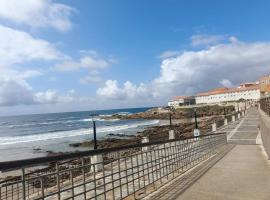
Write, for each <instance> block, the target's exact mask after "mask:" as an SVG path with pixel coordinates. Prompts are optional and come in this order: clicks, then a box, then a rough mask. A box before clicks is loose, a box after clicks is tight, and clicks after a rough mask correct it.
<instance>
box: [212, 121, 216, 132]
mask: <svg viewBox="0 0 270 200" xmlns="http://www.w3.org/2000/svg"><path fill="white" fill-rule="evenodd" d="M215 131H217V124H216V123H213V124H212V132H215Z"/></svg>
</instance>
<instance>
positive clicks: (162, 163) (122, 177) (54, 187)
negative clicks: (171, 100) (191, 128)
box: [0, 134, 227, 200]
mask: <svg viewBox="0 0 270 200" xmlns="http://www.w3.org/2000/svg"><path fill="white" fill-rule="evenodd" d="M226 142H227V141H226V134H215V135H213V134H212V135H204V136H200V137H192V138H187V139H185V140H168V141H162V142H155V143H146V144H137V145H130V146H126V147H121V148H110V149H102V150H93V151H88V152H83V153H74V154H70V155H63V156H55V157H47V158H38V159H29V160H22V161H17V162H15V161H13V162H6V163H0V170H10V169H11V168H13V169H17V170H19V171H20V172H21V174H22V175H21V176H19V177H17V178H11V179H6V180H4V181H2V182H0V189H1V191H0V199H1V200H8V199H14V200H16V199H18V200H19V199H23V200H24V199H123V198H126V197H128V198H131V199H137V198H141V197H142V196H145V195H147V194H149V193H151V192H153V191H154V190H156V189H157V188H158V187H160V186H161V185H163V184H164V183H166V182H168V181H169V180H171V179H173V178H174V177H175V176H178V175H179V174H182V173H184V172H185V171H186V170H188V169H190V168H192V167H193V166H195V165H196V164H198V163H199V162H201V161H202V160H205V159H207V158H209V157H211V156H212V155H214V154H216V153H218V151H219V147H221V146H224V145H225V144H226ZM33 167H36V169H37V168H42V167H45V168H44V169H40V170H36V169H35V170H34V171H33Z"/></svg>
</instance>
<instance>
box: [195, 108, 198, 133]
mask: <svg viewBox="0 0 270 200" xmlns="http://www.w3.org/2000/svg"><path fill="white" fill-rule="evenodd" d="M194 117H195V128H196V129H198V121H197V112H196V110H194Z"/></svg>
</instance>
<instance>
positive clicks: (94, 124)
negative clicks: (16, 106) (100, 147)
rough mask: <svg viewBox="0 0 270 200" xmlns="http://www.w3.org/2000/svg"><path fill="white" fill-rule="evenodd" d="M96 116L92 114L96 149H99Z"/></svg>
mask: <svg viewBox="0 0 270 200" xmlns="http://www.w3.org/2000/svg"><path fill="white" fill-rule="evenodd" d="M95 116H97V115H96V114H92V115H91V117H92V122H93V135H94V149H97V130H96V121H95Z"/></svg>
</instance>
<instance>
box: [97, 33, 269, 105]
mask: <svg viewBox="0 0 270 200" xmlns="http://www.w3.org/2000/svg"><path fill="white" fill-rule="evenodd" d="M230 41H231V42H230V43H220V44H216V45H211V46H210V47H206V48H205V49H202V50H196V51H184V52H183V53H179V54H178V55H177V56H174V57H169V58H166V59H164V60H162V63H161V66H160V75H159V76H158V77H157V78H155V79H154V80H152V81H151V83H149V84H142V86H136V85H134V84H132V83H130V82H128V84H126V85H125V84H124V85H123V86H122V87H120V86H118V83H117V81H116V80H114V81H112V80H108V81H106V84H105V86H104V87H103V88H99V89H98V90H97V94H98V95H99V96H102V97H104V98H111V99H113V98H115V99H120V100H130V99H132V100H133V101H134V100H136V99H137V100H141V99H144V98H145V97H147V98H150V99H152V102H154V101H155V102H157V101H159V102H163V103H166V101H167V100H168V99H170V98H171V96H175V95H191V94H196V93H197V92H202V91H207V90H209V89H212V88H215V87H220V86H221V85H223V86H227V87H230V86H233V85H237V84H239V83H241V82H245V81H255V80H256V79H257V78H259V77H260V76H262V75H265V74H269V72H270V57H269V55H270V42H253V43H244V42H240V41H238V40H237V39H236V38H235V37H232V38H231V40H230ZM139 88H140V89H139ZM142 97H143V98H142Z"/></svg>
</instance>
